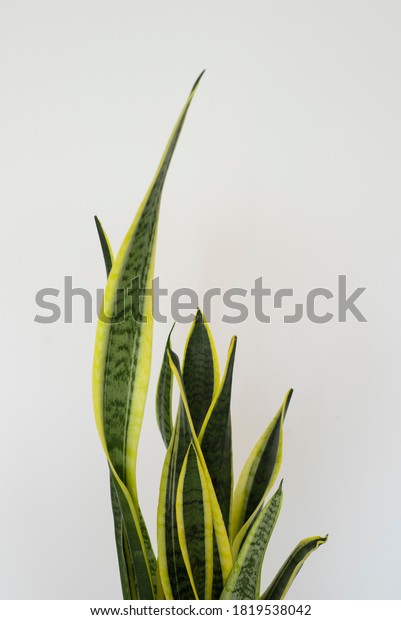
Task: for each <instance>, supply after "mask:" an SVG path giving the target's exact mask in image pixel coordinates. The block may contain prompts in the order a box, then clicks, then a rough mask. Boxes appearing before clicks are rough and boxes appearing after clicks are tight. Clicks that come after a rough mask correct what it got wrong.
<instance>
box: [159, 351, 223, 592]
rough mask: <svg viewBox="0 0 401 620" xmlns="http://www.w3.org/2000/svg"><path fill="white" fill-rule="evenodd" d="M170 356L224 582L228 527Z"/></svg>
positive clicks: (175, 360) (171, 354)
mask: <svg viewBox="0 0 401 620" xmlns="http://www.w3.org/2000/svg"><path fill="white" fill-rule="evenodd" d="M169 358H170V365H171V369H172V371H173V374H174V376H175V378H176V381H177V383H178V387H179V389H180V394H181V401H182V405H183V410H184V412H185V415H186V419H187V423H188V428H189V430H190V433H191V441H192V443H193V445H194V448H195V451H196V455H197V456H198V458H199V462H200V463H201V466H202V469H203V473H204V475H205V479H206V484H207V489H208V491H209V497H210V502H211V507H212V514H213V528H214V535H215V537H216V543H217V547H218V552H219V561H220V565H221V571H222V575H223V583H224V582H225V581H226V579H228V576H229V574H230V572H231V569H232V553H231V547H230V542H229V538H228V533H227V529H226V527H225V524H224V519H223V516H222V513H221V509H220V506H219V502H218V501H217V498H216V493H215V490H214V488H213V484H212V481H211V479H210V474H209V471H208V468H207V465H206V462H205V457H204V456H203V452H202V449H201V446H200V444H199V440H198V437H197V435H196V433H195V429H194V426H193V423H192V418H191V414H190V411H189V407H188V401H187V398H186V394H185V389H184V383H183V378H182V374H181V370H180V362H179V359H178V357H177V355H176V354H175V353H174V352H173V351H169Z"/></svg>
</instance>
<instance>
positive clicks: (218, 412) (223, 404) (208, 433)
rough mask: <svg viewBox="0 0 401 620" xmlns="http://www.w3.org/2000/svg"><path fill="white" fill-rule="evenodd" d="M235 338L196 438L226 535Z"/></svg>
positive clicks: (219, 579)
mask: <svg viewBox="0 0 401 620" xmlns="http://www.w3.org/2000/svg"><path fill="white" fill-rule="evenodd" d="M236 345H237V339H236V338H235V337H234V338H232V340H231V343H230V348H229V351H228V359H227V365H226V368H225V371H224V375H223V378H222V381H221V384H220V387H219V390H218V391H217V393H216V395H215V397H214V399H213V401H212V404H211V405H210V408H209V411H208V412H207V414H206V416H205V419H204V421H203V424H202V428H201V431H200V433H199V442H200V444H201V448H202V453H203V455H204V458H205V462H206V466H207V468H208V471H209V475H210V478H211V481H212V484H213V487H214V490H215V493H216V498H217V501H218V503H219V506H220V509H221V513H222V516H223V519H224V524H225V526H226V530H227V533H228V536H230V527H231V509H232V494H233V459H232V434H231V411H230V406H231V388H232V379H233V370H234V359H235V350H236ZM213 554H214V564H213V597H212V598H219V596H220V593H221V591H222V588H223V575H222V572H221V565H220V561H219V553H218V548H217V542H216V540H214V551H213Z"/></svg>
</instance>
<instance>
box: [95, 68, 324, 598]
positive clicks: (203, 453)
mask: <svg viewBox="0 0 401 620" xmlns="http://www.w3.org/2000/svg"><path fill="white" fill-rule="evenodd" d="M199 79H200V78H198V80H197V82H196V83H195V85H194V87H193V89H192V91H191V93H190V95H189V97H188V100H187V101H186V103H185V106H184V108H183V110H182V112H181V115H180V116H179V118H178V121H177V123H176V125H175V127H174V129H173V132H172V134H171V137H170V139H169V141H168V144H167V147H166V149H165V151H164V154H163V156H162V159H161V162H160V164H159V167H158V169H157V171H156V174H155V177H154V179H153V181H152V183H151V185H150V188H149V190H148V192H147V194H146V196H145V198H144V200H143V202H142V204H141V206H140V207H139V210H138V212H137V214H136V217H135V219H134V221H133V223H132V225H131V227H130V229H129V230H128V232H127V235H126V237H125V239H124V241H123V243H122V245H121V248H120V250H119V252H118V254H117V256H116V259H115V260H114V258H113V253H112V250H111V246H110V243H109V240H108V238H107V235H106V234H105V232H104V230H103V228H102V225H101V223H100V221H99V220H98V219H97V218H95V219H96V226H97V229H98V233H99V237H100V241H101V246H102V251H103V256H104V260H105V265H106V271H107V276H108V277H107V284H106V288H105V293H104V300H103V307H102V311H101V313H100V317H99V322H98V327H97V333H96V344H95V355H94V364H93V398H94V409H95V417H96V423H97V428H98V432H99V435H100V439H101V442H102V445H103V449H104V452H105V454H106V457H107V461H108V467H109V471H110V489H111V503H112V509H113V515H114V527H115V539H116V545H117V554H118V562H119V569H120V576H121V584H122V591H123V596H124V599H146V600H151V599H168V600H181V599H261V600H267V599H282V598H284V596H285V595H286V593H287V591H288V589H289V587H290V585H291V583H292V581H293V579H294V578H295V576H296V574H297V573H298V571H299V570H300V568H301V566H302V565H303V563H304V562H305V560H306V558H307V557H308V556H309V555H310V554H311V553H312V552H313V551H314V550H315V549H317V548H318V547H319V545H321V544H322V543H324V542H325V541H326V538H327V537H321V536H314V537H311V538H306V539H304V540H302V541H301V542H300V543H299V544H298V546H297V547H296V548H295V549H294V551H293V552H292V553H291V554H290V555H289V557H288V558H287V560H286V561H285V562H284V564H283V565H282V567H281V569H280V570H279V572H278V574H277V575H276V577H275V578H274V579H273V581H272V582H271V584H270V585H269V586H268V587H267V589H264V590H262V591H261V585H260V581H261V568H262V562H263V559H264V555H265V551H266V547H267V545H268V543H269V540H270V537H271V535H272V532H273V529H274V526H275V524H276V521H277V518H278V515H279V512H280V507H281V503H282V497H283V491H282V484H280V485H279V486H278V488H277V489H276V490H275V492H274V493H273V494H272V495H271V496H269V493H270V491H272V489H273V486H274V484H275V482H276V479H277V476H278V472H279V468H280V464H281V459H282V444H283V424H284V419H285V416H286V413H287V409H288V405H289V403H290V399H291V394H292V391H291V390H290V391H289V392H288V393H287V394H286V396H285V398H284V401H283V403H282V405H281V406H280V407H279V409H278V412H277V413H276V415H275V416H274V418H273V420H272V421H271V422H270V424H269V425H268V426H267V428H266V430H265V431H264V433H263V434H262V436H261V438H260V439H259V441H258V442H257V444H256V445H255V447H254V448H253V450H252V452H251V453H250V456H249V458H248V460H247V461H246V463H245V465H244V467H243V470H242V473H241V475H240V477H239V480H238V482H237V485H236V488H235V491H234V492H233V469H232V441H231V417H230V402H231V386H232V379H233V369H234V358H235V351H236V344H237V343H236V338H233V339H232V341H231V343H230V347H229V350H228V358H227V363H226V367H225V370H224V373H223V376H222V378H221V379H220V376H219V364H218V360H217V355H216V350H215V345H214V343H213V338H212V334H211V331H210V328H209V326H208V324H207V322H206V321H205V319H204V317H203V315H202V313H201V312H200V311H199V310H198V312H197V313H196V317H195V319H194V321H193V324H192V326H191V329H190V333H189V336H188V339H187V344H186V348H185V354H184V359H183V365H182V370H181V366H180V361H179V359H178V357H177V355H176V354H175V353H174V351H173V349H172V346H171V333H170V335H169V337H168V340H167V344H166V347H165V352H164V357H163V361H162V366H161V371H160V376H159V381H158V385H157V394H156V418H157V422H158V426H159V429H160V433H161V436H162V439H163V441H164V444H165V448H166V456H165V460H164V466H163V470H162V473H161V483H160V491H159V502H158V511H157V546H158V553H157V557H156V555H155V553H154V551H153V548H152V543H151V541H150V537H149V535H148V530H147V528H146V524H145V521H144V519H143V516H142V513H141V509H140V503H139V497H138V489H137V480H136V464H137V452H138V442H139V436H140V431H141V425H142V419H143V414H144V408H145V401H146V396H147V390H148V382H149V374H150V367H151V349H152V330H153V326H152V322H153V319H152V299H151V296H149V295H144V296H137V303H134V295H133V292H132V289H133V286H134V284H133V283H134V282H136V283H138V282H139V283H140V285H141V286H142V287H143V288H146V289H150V288H151V286H152V279H153V275H154V263H155V246H156V233H157V223H158V215H159V207H160V199H161V194H162V189H163V185H164V181H165V178H166V174H167V171H168V168H169V165H170V161H171V158H172V155H173V152H174V149H175V147H176V144H177V141H178V138H179V135H180V132H181V130H182V127H183V124H184V121H185V117H186V115H187V112H188V108H189V106H190V103H191V101H192V99H193V96H194V94H195V91H196V89H197V86H198V83H199ZM173 383H176V384H177V385H178V390H179V405H178V411H177V414H176V416H175V420H173V415H172V391H173ZM266 500H267V501H266Z"/></svg>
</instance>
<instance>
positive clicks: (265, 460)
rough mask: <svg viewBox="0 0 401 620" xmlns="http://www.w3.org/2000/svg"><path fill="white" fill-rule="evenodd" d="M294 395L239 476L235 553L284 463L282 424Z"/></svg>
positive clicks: (290, 394) (285, 399) (234, 530)
mask: <svg viewBox="0 0 401 620" xmlns="http://www.w3.org/2000/svg"><path fill="white" fill-rule="evenodd" d="M291 396H292V390H289V391H288V392H287V394H286V396H285V398H284V401H283V404H282V405H281V407H280V409H279V410H278V412H277V414H276V415H275V417H274V418H273V420H272V422H271V423H270V424H269V426H268V427H267V429H266V430H265V432H264V433H263V435H262V436H261V438H260V439H259V441H258V442H257V443H256V445H255V447H254V448H253V450H252V452H251V453H250V455H249V457H248V459H247V461H246V463H245V465H244V467H243V469H242V472H241V475H240V477H239V480H238V484H237V486H236V489H235V493H234V506H233V529H232V538H233V539H234V540H235V537H236V536H237V541H236V545H235V551H236V552H237V551H238V549H239V545H240V543H241V539H242V538H243V535H244V534H245V532H246V530H247V529H248V526H249V523H250V522H251V521H252V520H253V518H254V517H255V516H256V514H257V512H258V510H259V509H260V507H261V505H262V503H263V501H264V499H265V497H266V496H267V494H268V492H269V491H270V489H271V488H272V486H273V484H274V482H275V480H276V478H277V475H278V472H279V469H280V465H281V460H282V444H283V422H284V417H285V414H286V412H287V409H288V405H289V402H290V400H291ZM239 533H240V534H241V535H240V536H239Z"/></svg>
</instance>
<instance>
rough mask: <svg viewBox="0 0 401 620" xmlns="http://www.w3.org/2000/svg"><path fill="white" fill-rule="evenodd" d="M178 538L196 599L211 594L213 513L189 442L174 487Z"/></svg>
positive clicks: (198, 464) (207, 597) (201, 470)
mask: <svg viewBox="0 0 401 620" xmlns="http://www.w3.org/2000/svg"><path fill="white" fill-rule="evenodd" d="M176 510H177V527H178V540H179V542H180V547H181V551H182V555H183V558H184V562H185V565H186V567H187V571H188V575H189V577H190V580H191V584H192V587H193V590H194V592H195V596H196V598H197V599H203V600H208V599H211V598H212V585H213V516H212V507H211V503H210V498H209V491H208V489H207V483H206V479H205V475H204V473H203V469H202V465H201V463H200V461H199V457H198V456H197V454H196V452H195V449H194V447H193V444H192V443H191V444H190V446H189V448H188V452H187V454H186V457H185V459H184V463H183V466H182V469H181V473H180V477H179V480H178V487H177V500H176Z"/></svg>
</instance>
